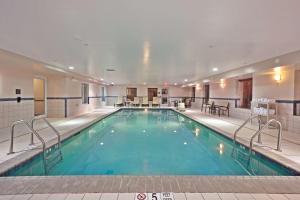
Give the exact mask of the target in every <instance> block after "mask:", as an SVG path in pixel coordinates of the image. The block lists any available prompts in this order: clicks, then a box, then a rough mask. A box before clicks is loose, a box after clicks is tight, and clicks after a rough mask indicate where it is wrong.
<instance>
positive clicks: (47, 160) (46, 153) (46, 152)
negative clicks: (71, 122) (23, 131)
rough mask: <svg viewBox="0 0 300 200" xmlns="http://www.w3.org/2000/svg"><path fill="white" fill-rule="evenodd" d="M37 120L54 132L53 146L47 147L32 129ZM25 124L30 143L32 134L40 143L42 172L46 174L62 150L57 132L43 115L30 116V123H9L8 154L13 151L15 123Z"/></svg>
mask: <svg viewBox="0 0 300 200" xmlns="http://www.w3.org/2000/svg"><path fill="white" fill-rule="evenodd" d="M37 120H43V121H44V122H45V123H46V124H47V125H48V126H49V127H50V128H51V129H52V130H53V132H54V133H55V134H56V136H57V143H56V144H54V145H53V146H51V147H49V148H47V147H46V142H45V140H44V139H43V138H42V137H41V136H40V134H39V133H38V132H37V131H36V130H35V129H34V122H35V121H37ZM21 124H23V125H25V126H26V127H27V128H28V129H29V130H30V131H31V134H30V145H33V144H34V141H33V137H34V135H35V136H36V137H37V139H38V140H39V141H40V142H41V143H42V150H43V153H42V157H43V167H44V173H45V175H47V174H48V172H49V171H50V169H51V168H52V167H54V165H55V164H56V163H58V162H59V161H61V160H62V158H63V157H62V152H61V139H60V134H59V132H58V131H57V130H56V129H55V128H54V127H53V126H52V125H51V124H50V122H49V121H48V120H47V119H46V117H45V116H37V117H34V118H32V120H31V123H30V124H29V123H28V122H27V121H25V120H18V121H15V122H13V123H12V125H11V138H10V147H9V152H8V154H13V153H15V152H14V132H15V127H16V126H17V125H21ZM53 151H55V152H54V153H52V152H53Z"/></svg>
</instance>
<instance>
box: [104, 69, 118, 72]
mask: <svg viewBox="0 0 300 200" xmlns="http://www.w3.org/2000/svg"><path fill="white" fill-rule="evenodd" d="M106 71H108V72H114V71H116V70H115V69H106Z"/></svg>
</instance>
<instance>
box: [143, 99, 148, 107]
mask: <svg viewBox="0 0 300 200" xmlns="http://www.w3.org/2000/svg"><path fill="white" fill-rule="evenodd" d="M142 106H149V101H148V97H143V101H142Z"/></svg>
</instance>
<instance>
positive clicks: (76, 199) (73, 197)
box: [66, 194, 84, 200]
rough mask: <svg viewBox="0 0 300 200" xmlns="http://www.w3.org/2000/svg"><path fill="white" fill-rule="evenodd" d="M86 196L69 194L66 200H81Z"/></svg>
mask: <svg viewBox="0 0 300 200" xmlns="http://www.w3.org/2000/svg"><path fill="white" fill-rule="evenodd" d="M83 196H84V194H68V196H67V198H66V200H81V199H82V198H83Z"/></svg>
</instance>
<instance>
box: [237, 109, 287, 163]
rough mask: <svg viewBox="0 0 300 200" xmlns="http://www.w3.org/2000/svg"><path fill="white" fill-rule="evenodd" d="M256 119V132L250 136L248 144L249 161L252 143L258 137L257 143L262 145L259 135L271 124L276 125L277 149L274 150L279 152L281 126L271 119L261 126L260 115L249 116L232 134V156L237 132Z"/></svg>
mask: <svg viewBox="0 0 300 200" xmlns="http://www.w3.org/2000/svg"><path fill="white" fill-rule="evenodd" d="M255 118H257V119H258V130H257V131H256V132H255V133H254V134H253V135H252V136H251V139H250V144H249V161H250V158H251V155H252V152H253V141H254V139H255V138H256V137H258V143H260V144H262V141H261V134H262V131H263V130H264V129H265V128H267V127H269V125H270V124H271V123H275V124H277V127H276V128H277V129H278V135H277V147H276V150H277V151H281V140H282V125H281V123H280V122H279V121H277V120H275V119H271V120H269V121H268V122H267V123H266V124H265V125H264V126H261V124H262V123H261V116H260V115H256V116H251V117H249V118H248V119H247V120H246V121H245V122H244V123H243V124H242V125H241V126H240V127H239V128H238V129H237V130H236V131H235V132H234V136H233V143H234V147H233V151H232V155H233V153H234V152H235V150H236V149H235V146H236V139H237V134H238V133H239V131H240V130H241V129H242V128H243V127H244V126H246V124H247V123H248V122H250V121H252V120H253V119H255Z"/></svg>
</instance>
